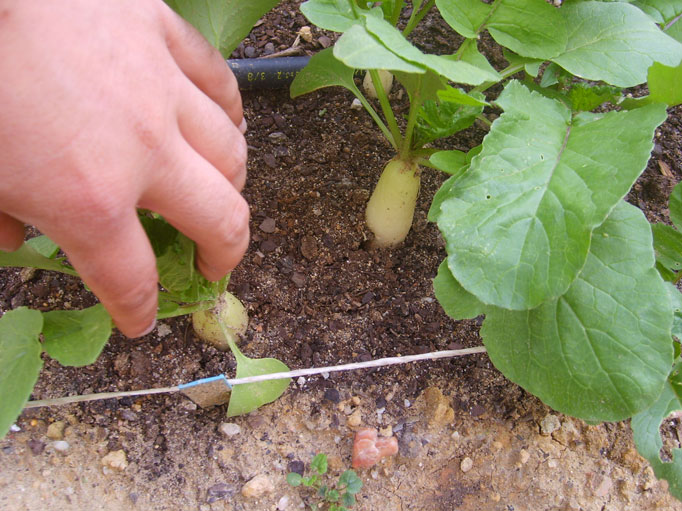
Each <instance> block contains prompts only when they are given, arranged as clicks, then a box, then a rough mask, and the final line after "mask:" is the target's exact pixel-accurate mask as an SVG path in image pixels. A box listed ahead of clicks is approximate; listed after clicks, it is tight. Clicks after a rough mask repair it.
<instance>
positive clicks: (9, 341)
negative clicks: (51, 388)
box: [0, 307, 43, 438]
mask: <svg viewBox="0 0 682 511" xmlns="http://www.w3.org/2000/svg"><path fill="white" fill-rule="evenodd" d="M42 328H43V316H42V314H41V313H40V312H39V311H36V310H31V309H28V308H26V307H19V308H18V309H14V310H11V311H7V312H6V313H5V314H4V315H3V316H2V317H1V318H0V438H2V437H4V436H5V435H6V434H7V432H8V431H9V428H10V426H12V424H13V423H14V421H15V420H16V419H17V417H18V416H19V414H20V413H21V410H22V409H23V408H24V405H25V404H26V401H28V398H29V397H30V396H31V391H32V390H33V386H34V385H35V384H36V381H38V374H39V373H40V369H41V368H42V367H43V361H42V360H41V358H40V353H41V351H42V349H41V346H40V340H39V336H40V331H41V330H42Z"/></svg>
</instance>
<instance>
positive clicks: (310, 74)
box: [290, 48, 360, 98]
mask: <svg viewBox="0 0 682 511" xmlns="http://www.w3.org/2000/svg"><path fill="white" fill-rule="evenodd" d="M354 72H355V70H354V69H353V68H351V67H348V66H346V65H345V64H344V63H343V62H341V61H340V60H338V59H336V58H335V57H334V54H333V49H332V48H327V49H325V50H322V51H321V52H318V53H316V54H315V55H313V56H312V58H311V59H310V61H309V62H308V64H307V65H306V66H305V67H304V68H303V69H302V70H301V71H299V73H298V74H297V75H296V78H294V81H293V82H292V83H291V87H290V94H291V97H292V98H296V97H298V96H302V95H303V94H308V93H309V92H312V91H315V90H318V89H321V88H323V87H332V86H341V87H345V88H346V89H348V90H350V91H351V92H353V94H355V96H359V95H360V91H359V90H358V88H357V86H356V85H355V81H354V80H353V74H354Z"/></svg>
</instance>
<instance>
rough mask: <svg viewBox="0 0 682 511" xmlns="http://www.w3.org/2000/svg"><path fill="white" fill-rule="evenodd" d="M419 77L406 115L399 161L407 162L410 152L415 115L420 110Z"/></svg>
mask: <svg viewBox="0 0 682 511" xmlns="http://www.w3.org/2000/svg"><path fill="white" fill-rule="evenodd" d="M421 81H422V78H421V76H418V77H417V87H416V91H415V93H414V95H413V96H412V97H411V98H410V111H409V113H408V114H407V128H405V138H404V139H403V144H402V146H401V147H400V154H399V157H400V159H401V160H407V159H408V158H409V156H410V152H411V150H412V135H413V134H414V127H415V125H416V124H417V113H418V112H419V109H420V108H421V105H422V102H421V96H420V94H419V90H420V88H421Z"/></svg>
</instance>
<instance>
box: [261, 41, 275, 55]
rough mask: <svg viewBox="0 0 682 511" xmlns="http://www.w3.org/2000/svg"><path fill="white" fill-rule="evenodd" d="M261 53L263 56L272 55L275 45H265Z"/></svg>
mask: <svg viewBox="0 0 682 511" xmlns="http://www.w3.org/2000/svg"><path fill="white" fill-rule="evenodd" d="M263 53H264V54H265V55H272V54H273V53H275V45H274V44H273V43H267V44H266V45H265V48H263Z"/></svg>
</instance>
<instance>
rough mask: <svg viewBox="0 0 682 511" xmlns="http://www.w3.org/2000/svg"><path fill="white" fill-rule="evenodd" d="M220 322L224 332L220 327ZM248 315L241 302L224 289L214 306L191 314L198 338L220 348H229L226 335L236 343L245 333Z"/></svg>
mask: <svg viewBox="0 0 682 511" xmlns="http://www.w3.org/2000/svg"><path fill="white" fill-rule="evenodd" d="M220 323H222V325H223V327H225V332H223V329H222V328H221V327H220ZM248 324H249V315H248V313H247V312H246V309H245V308H244V305H243V304H242V302H240V301H239V299H238V298H237V297H236V296H234V295H233V294H232V293H228V292H227V291H225V292H224V293H223V294H222V295H220V298H218V301H217V303H216V305H215V307H214V308H212V309H208V310H203V311H199V312H195V313H193V314H192V326H193V327H194V331H195V332H196V334H197V335H198V336H199V338H200V339H201V340H203V341H205V342H207V343H209V344H212V345H214V346H215V347H216V348H218V349H221V350H227V349H229V344H228V337H226V336H225V333H227V335H228V336H229V338H230V339H231V340H232V341H234V342H235V343H237V342H238V341H239V336H240V335H244V334H245V333H246V327H247V326H248Z"/></svg>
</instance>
